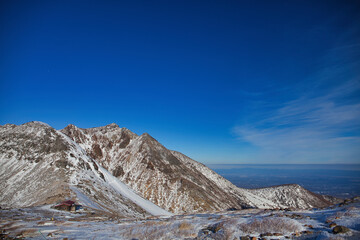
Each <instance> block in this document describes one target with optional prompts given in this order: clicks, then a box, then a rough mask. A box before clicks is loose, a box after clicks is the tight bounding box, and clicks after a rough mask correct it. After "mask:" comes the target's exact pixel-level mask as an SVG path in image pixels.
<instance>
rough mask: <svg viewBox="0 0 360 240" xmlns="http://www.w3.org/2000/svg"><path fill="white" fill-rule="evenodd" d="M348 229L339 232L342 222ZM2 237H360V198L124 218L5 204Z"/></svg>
mask: <svg viewBox="0 0 360 240" xmlns="http://www.w3.org/2000/svg"><path fill="white" fill-rule="evenodd" d="M339 225H340V226H344V227H346V228H340V227H337V229H340V231H345V233H338V234H334V233H333V231H334V228H336V226H339ZM0 230H1V236H0V239H15V238H17V239H22V238H24V239H231V240H233V239H360V232H359V231H360V202H358V201H351V202H348V203H347V204H341V205H340V206H337V207H335V208H328V209H318V210H311V211H286V210H263V209H262V210H260V209H247V210H239V211H228V212H218V213H207V214H194V215H175V216H167V217H152V218H147V219H120V218H117V216H116V215H109V214H106V213H102V212H98V211H96V212H95V211H93V210H92V209H84V210H83V211H82V212H80V213H69V212H63V211H57V210H53V209H51V208H50V206H43V207H36V208H23V209H1V210H0Z"/></svg>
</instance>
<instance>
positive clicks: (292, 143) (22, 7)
mask: <svg viewBox="0 0 360 240" xmlns="http://www.w3.org/2000/svg"><path fill="white" fill-rule="evenodd" d="M359 26H360V4H359V3H358V1H80V0H79V1H0V36H1V37H0V52H1V54H0V109H1V110H0V124H5V123H14V124H22V123H24V122H28V121H33V120H37V121H43V122H46V123H48V124H50V125H51V126H53V127H55V128H56V129H61V128H63V127H65V126H66V125H67V124H69V123H72V124H75V125H77V126H79V127H82V128H87V127H95V126H102V125H106V124H110V123H112V122H115V123H117V124H118V125H119V126H121V127H127V128H129V129H130V130H132V131H134V132H135V133H137V134H141V133H143V132H148V133H150V134H151V135H152V136H154V137H155V138H156V139H157V140H159V141H160V142H161V143H162V144H164V145H165V146H166V147H168V148H170V149H175V150H178V151H181V152H183V153H185V154H186V155H188V156H190V157H192V158H194V159H196V160H198V161H201V162H203V163H325V164H326V163H360V159H359V156H360V150H359V149H360V148H359V146H360V121H359V117H360V58H359V56H360V29H359Z"/></svg>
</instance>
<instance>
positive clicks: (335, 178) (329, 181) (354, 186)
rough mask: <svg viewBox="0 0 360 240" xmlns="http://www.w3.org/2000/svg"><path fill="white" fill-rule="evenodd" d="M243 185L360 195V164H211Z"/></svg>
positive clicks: (234, 181)
mask: <svg viewBox="0 0 360 240" xmlns="http://www.w3.org/2000/svg"><path fill="white" fill-rule="evenodd" d="M207 166H208V167H210V168H211V169H212V170H214V171H215V172H216V173H218V174H220V175H221V176H223V177H225V178H226V179H228V180H229V181H230V182H232V183H233V184H235V185H236V186H238V187H242V188H262V187H269V186H274V185H281V184H291V183H296V184H299V185H301V186H303V187H304V188H306V189H308V190H310V191H313V192H315V193H319V194H325V195H331V196H335V197H340V198H351V197H354V196H360V164H208V165H207Z"/></svg>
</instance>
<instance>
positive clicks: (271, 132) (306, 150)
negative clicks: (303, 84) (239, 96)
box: [234, 46, 360, 163]
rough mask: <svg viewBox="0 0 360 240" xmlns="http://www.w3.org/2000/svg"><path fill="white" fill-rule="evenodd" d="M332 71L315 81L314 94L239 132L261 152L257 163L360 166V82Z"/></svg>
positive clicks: (344, 70)
mask: <svg viewBox="0 0 360 240" xmlns="http://www.w3.org/2000/svg"><path fill="white" fill-rule="evenodd" d="M356 47H357V46H356ZM352 50H353V49H352ZM337 64H338V63H337ZM355 65H359V64H358V62H357V63H355ZM330 67H331V66H329V65H328V66H327V67H326V69H323V71H322V72H321V74H317V75H316V76H314V77H316V78H317V80H316V81H314V82H312V83H311V84H312V85H313V86H314V89H312V90H311V91H307V92H306V93H303V94H300V95H299V97H297V98H296V99H295V100H291V101H287V102H285V103H283V104H282V105H281V106H280V107H278V108H276V109H273V110H272V111H271V112H264V113H263V118H262V119H261V120H256V121H253V122H252V123H251V124H245V125H240V126H236V127H235V128H234V132H235V133H236V134H237V136H238V137H239V139H240V140H242V141H244V142H248V143H251V144H252V145H253V146H256V147H257V148H258V151H257V152H258V153H257V154H256V156H254V158H253V161H254V162H261V163H339V162H343V163H360V101H359V98H360V96H359V92H360V76H358V75H356V74H357V73H355V74H354V73H351V74H348V71H349V68H348V66H346V67H339V66H338V67H337V68H336V69H333V70H332V71H331V70H329V68H330ZM352 67H353V66H352ZM358 67H359V69H360V66H358ZM350 77H351V78H350ZM349 78H350V79H349ZM345 79H346V80H347V81H345ZM326 84H328V85H327V86H326ZM324 86H326V87H324ZM317 94H318V95H317Z"/></svg>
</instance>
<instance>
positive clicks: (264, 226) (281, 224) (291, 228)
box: [238, 218, 301, 234]
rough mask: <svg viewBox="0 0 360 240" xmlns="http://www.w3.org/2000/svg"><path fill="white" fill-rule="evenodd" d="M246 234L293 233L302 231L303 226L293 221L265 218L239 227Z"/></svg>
mask: <svg viewBox="0 0 360 240" xmlns="http://www.w3.org/2000/svg"><path fill="white" fill-rule="evenodd" d="M238 226H239V228H240V230H241V231H243V232H244V233H250V234H251V233H260V234H261V233H282V234H285V233H289V232H290V233H291V232H299V231H301V226H300V225H299V224H298V222H296V221H295V220H293V219H288V218H286V219H285V218H263V219H255V220H253V221H251V222H249V223H241V224H239V225H238Z"/></svg>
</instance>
